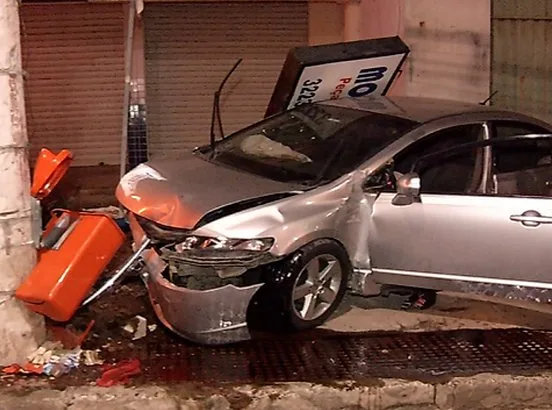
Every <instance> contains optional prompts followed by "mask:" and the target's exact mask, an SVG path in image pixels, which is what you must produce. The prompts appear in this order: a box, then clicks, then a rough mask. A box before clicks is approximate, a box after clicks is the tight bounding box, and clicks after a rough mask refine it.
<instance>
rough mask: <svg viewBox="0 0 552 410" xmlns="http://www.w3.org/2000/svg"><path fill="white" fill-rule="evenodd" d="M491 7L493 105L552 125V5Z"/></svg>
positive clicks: (503, 2) (531, 1) (506, 1)
mask: <svg viewBox="0 0 552 410" xmlns="http://www.w3.org/2000/svg"><path fill="white" fill-rule="evenodd" d="M492 4H493V7H492V10H493V16H492V65H491V72H492V79H491V84H492V91H493V92H495V91H496V92H497V94H496V95H495V96H494V97H493V98H492V104H493V105H494V106H497V107H503V108H508V109H512V110H518V111H522V112H527V113H530V114H533V115H535V116H537V117H540V118H542V119H543V120H545V121H549V122H552V81H551V78H552V45H551V44H550V41H551V40H552V2H550V1H542V0H493V3H492Z"/></svg>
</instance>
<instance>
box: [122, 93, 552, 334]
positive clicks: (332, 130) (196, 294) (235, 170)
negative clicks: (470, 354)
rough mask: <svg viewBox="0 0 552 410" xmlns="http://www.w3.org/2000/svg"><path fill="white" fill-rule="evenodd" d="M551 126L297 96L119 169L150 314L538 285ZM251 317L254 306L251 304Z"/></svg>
mask: <svg viewBox="0 0 552 410" xmlns="http://www.w3.org/2000/svg"><path fill="white" fill-rule="evenodd" d="M551 133H552V126H551V125H549V124H546V123H544V122H541V121H539V120H537V119H534V118H531V117H528V116H525V115H521V114H516V113H512V112H506V111H501V110H497V109H493V108H490V107H485V106H481V105H477V104H473V105H471V104H463V103H456V102H451V101H437V100H430V99H421V98H407V97H402V98H399V97H393V98H391V97H381V98H359V99H342V100H335V101H328V102H322V103H315V104H305V105H301V106H299V107H297V108H294V109H291V110H289V111H286V112H284V113H281V114H277V115H275V116H272V117H270V118H267V119H265V120H263V121H261V122H259V123H257V124H254V125H252V126H250V127H248V128H246V129H243V130H241V131H238V132H236V133H234V134H232V135H230V136H228V137H227V138H224V139H222V140H220V141H217V142H216V143H215V144H212V145H208V146H204V147H200V148H197V149H196V150H194V152H190V154H189V155H188V156H186V157H185V158H181V159H179V160H178V161H159V162H156V161H152V162H149V163H146V164H143V165H140V166H138V167H137V168H135V169H134V170H132V171H130V172H129V173H128V174H127V175H126V176H124V177H123V178H122V180H121V181H120V184H119V186H118V188H117V198H118V200H119V201H120V203H121V204H122V205H123V206H124V207H125V208H126V209H127V210H128V218H129V221H130V225H131V229H132V234H133V237H134V247H135V251H136V256H140V258H141V259H142V260H143V262H144V263H143V265H142V268H141V269H142V271H141V273H142V277H143V279H144V281H145V283H146V285H147V287H148V291H149V294H150V297H151V301H152V304H153V306H154V308H155V311H156V313H157V315H158V317H159V319H160V320H161V321H162V322H163V323H164V324H165V325H166V326H167V327H168V328H170V329H172V330H173V331H174V332H176V333H178V334H180V335H181V336H183V337H185V338H187V339H190V340H192V341H196V342H199V343H205V344H221V343H228V342H233V341H239V340H244V339H247V338H249V337H250V327H251V324H252V322H253V321H254V320H256V321H257V322H265V324H266V323H268V324H270V326H274V327H277V326H278V327H281V328H282V329H283V328H285V329H295V330H301V329H308V328H312V327H316V326H318V325H320V324H322V323H323V322H324V321H325V320H327V319H328V317H329V316H330V315H331V314H332V313H333V312H334V311H335V309H336V307H337V306H338V305H339V303H340V302H341V300H342V298H343V296H344V293H345V292H346V291H347V290H350V291H352V292H354V293H357V294H361V295H365V296H370V295H378V294H380V292H381V291H382V287H384V286H389V285H396V286H399V287H400V286H403V287H410V288H420V289H434V290H460V291H468V292H472V291H473V292H485V293H493V294H501V295H503V296H506V297H515V298H529V299H536V300H542V301H544V300H548V298H549V295H548V290H549V289H551V288H552V277H551V276H550V273H549V272H548V267H549V265H550V262H552V261H551V260H550V259H549V258H548V256H549V255H551V253H550V250H549V240H550V238H551V237H552V200H551V199H550V195H551V194H552V135H551ZM259 318H260V319H259Z"/></svg>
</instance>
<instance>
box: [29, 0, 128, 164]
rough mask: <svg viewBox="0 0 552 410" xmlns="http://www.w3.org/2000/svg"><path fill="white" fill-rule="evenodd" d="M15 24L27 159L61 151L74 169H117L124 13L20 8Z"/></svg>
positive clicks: (107, 8) (82, 7)
mask: <svg viewBox="0 0 552 410" xmlns="http://www.w3.org/2000/svg"><path fill="white" fill-rule="evenodd" d="M21 21H22V24H21V38H22V55H23V68H24V70H25V71H26V72H27V77H26V81H25V102H26V112H27V128H28V134H29V141H30V144H31V159H34V158H35V156H36V154H37V150H38V149H40V148H41V147H47V148H50V149H52V150H59V149H62V148H68V149H70V150H72V151H73V152H74V154H75V163H76V164H77V165H96V164H98V163H102V162H103V163H105V164H118V163H119V162H120V151H121V127H122V123H121V121H122V109H123V87H124V31H125V25H124V9H123V5H122V4H40V5H39V4H24V5H23V6H22V7H21Z"/></svg>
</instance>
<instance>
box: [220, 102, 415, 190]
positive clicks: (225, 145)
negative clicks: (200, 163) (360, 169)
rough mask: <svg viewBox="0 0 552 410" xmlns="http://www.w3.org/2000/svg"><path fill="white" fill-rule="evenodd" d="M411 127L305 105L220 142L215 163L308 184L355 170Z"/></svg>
mask: <svg viewBox="0 0 552 410" xmlns="http://www.w3.org/2000/svg"><path fill="white" fill-rule="evenodd" d="M412 125H413V123H412V122H411V121H408V120H403V119H400V118H395V117H390V116H387V115H382V114H375V113H370V112H366V111H360V110H353V109H350V108H342V107H335V106H329V105H328V106H327V105H318V104H305V105H301V106H299V107H297V108H295V109H293V110H290V111H286V112H284V113H282V114H279V115H276V116H274V117H270V118H268V119H266V120H264V121H261V122H259V123H257V124H254V125H252V126H251V127H248V128H246V129H244V130H241V131H238V132H236V133H234V134H232V135H230V136H229V137H227V138H226V139H224V140H222V141H219V142H218V143H217V144H216V146H215V150H214V152H213V153H212V155H211V160H212V161H214V162H217V163H221V164H226V165H229V166H231V167H233V168H238V169H240V170H243V171H246V172H250V173H254V174H256V175H261V176H264V177H266V178H270V179H273V180H277V181H283V182H297V183H303V184H309V183H312V182H315V181H320V180H321V179H324V176H325V175H327V174H329V175H332V177H338V176H340V175H343V174H344V173H346V172H349V171H351V170H353V169H354V168H355V167H357V166H358V165H360V164H361V163H362V162H363V161H364V160H366V159H368V158H369V157H370V156H372V155H374V154H375V153H376V152H377V151H379V150H380V149H382V148H383V147H385V146H386V145H388V144H389V143H391V142H393V141H394V140H395V139H397V138H398V137H399V136H400V135H402V134H404V132H405V131H406V130H408V129H409V128H411V127H412Z"/></svg>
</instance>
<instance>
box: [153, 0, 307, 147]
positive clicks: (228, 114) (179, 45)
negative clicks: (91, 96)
mask: <svg viewBox="0 0 552 410" xmlns="http://www.w3.org/2000/svg"><path fill="white" fill-rule="evenodd" d="M144 24H145V41H146V56H145V57H146V99H147V107H148V108H147V109H148V141H149V147H150V154H151V156H152V157H160V156H162V157H167V156H178V155H179V154H182V153H183V152H184V151H186V150H188V149H190V148H193V147H195V146H197V145H200V144H205V143H207V142H208V140H209V126H210V121H211V108H212V100H213V93H214V91H215V90H216V89H217V88H218V86H219V83H220V81H221V80H222V79H223V78H224V76H225V75H226V73H227V72H228V70H230V68H231V67H232V65H233V64H234V63H235V62H236V60H237V59H238V58H240V57H242V58H243V59H244V60H243V62H242V64H241V66H240V67H239V68H238V70H237V71H236V72H235V73H234V75H233V76H232V77H231V79H230V80H229V81H228V83H227V84H226V87H225V91H224V92H223V95H222V97H221V110H222V120H223V124H224V131H225V133H226V134H228V133H229V132H231V131H235V130H237V129H239V128H240V127H243V126H245V125H247V124H248V123H251V122H253V121H256V120H259V119H261V118H262V117H263V114H264V111H265V109H266V107H267V104H268V101H269V99H270V96H271V94H272V91H273V88H274V84H275V83H276V80H277V78H278V75H279V73H280V70H281V68H282V65H283V62H284V60H285V57H286V54H287V52H288V51H289V49H290V48H291V47H294V46H297V45H305V44H307V41H308V11H307V2H289V1H288V2H275V3H271V2H266V3H261V2H250V3H188V4H146V7H145V15H144Z"/></svg>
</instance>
